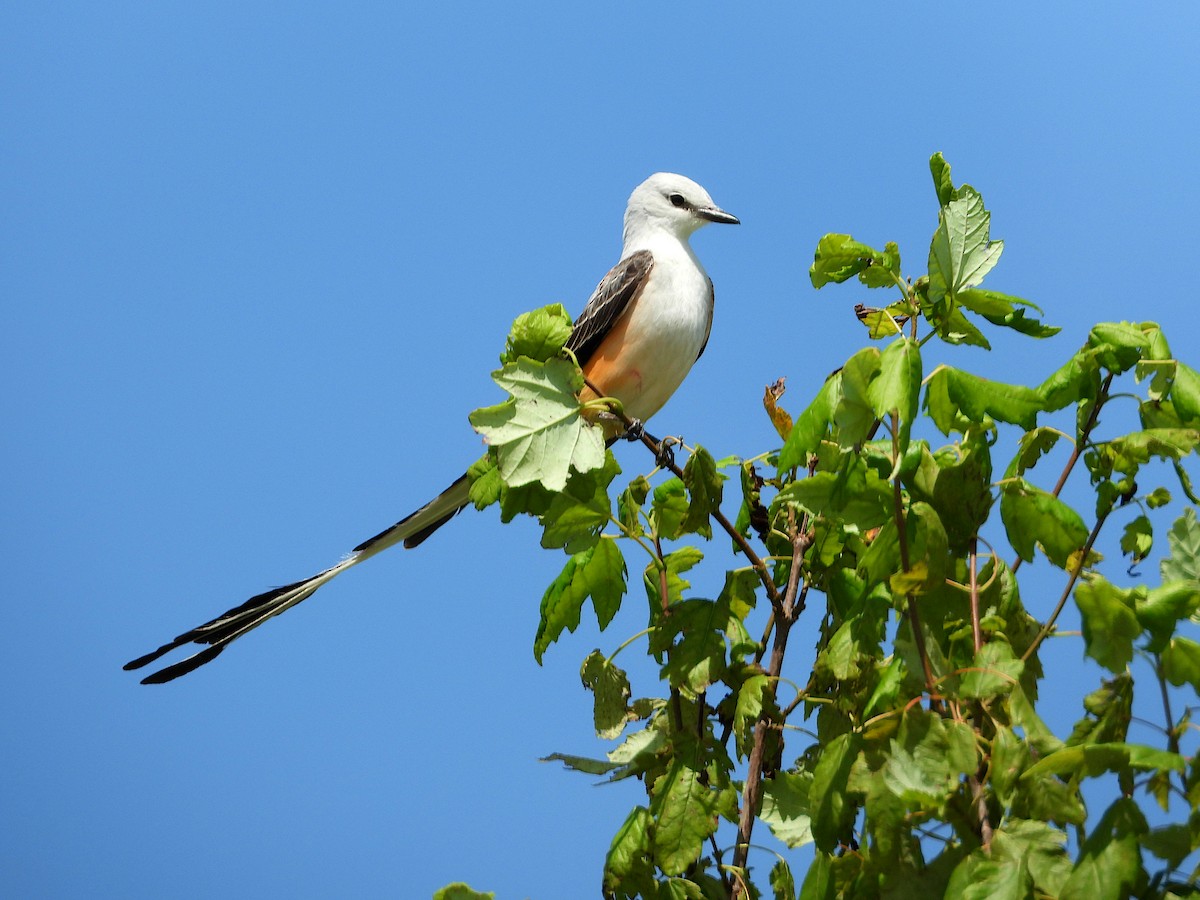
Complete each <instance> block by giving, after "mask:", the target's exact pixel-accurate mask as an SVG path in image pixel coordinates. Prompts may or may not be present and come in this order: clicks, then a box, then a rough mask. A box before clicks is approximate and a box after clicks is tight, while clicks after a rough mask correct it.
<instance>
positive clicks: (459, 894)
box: [433, 881, 496, 900]
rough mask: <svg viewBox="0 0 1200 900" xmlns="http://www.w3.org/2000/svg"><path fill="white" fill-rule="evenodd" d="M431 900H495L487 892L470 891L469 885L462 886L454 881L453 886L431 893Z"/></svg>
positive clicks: (493, 895)
mask: <svg viewBox="0 0 1200 900" xmlns="http://www.w3.org/2000/svg"><path fill="white" fill-rule="evenodd" d="M433 900H496V895H495V894H494V893H492V892H491V891H489V892H488V893H486V894H484V893H482V892H480V891H476V890H472V889H471V887H470V886H469V885H466V884H463V883H462V882H461V881H456V882H455V883H454V884H448V885H446V886H445V887H444V888H442V889H441V890H438V891H434V892H433Z"/></svg>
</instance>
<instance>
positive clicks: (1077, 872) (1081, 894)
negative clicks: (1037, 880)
mask: <svg viewBox="0 0 1200 900" xmlns="http://www.w3.org/2000/svg"><path fill="white" fill-rule="evenodd" d="M1148 830H1149V828H1148V826H1147V825H1146V820H1145V817H1144V816H1143V815H1142V812H1141V810H1139V809H1138V808H1137V804H1136V803H1134V801H1133V800H1131V799H1129V798H1128V797H1122V798H1121V799H1119V800H1117V801H1116V802H1115V803H1114V804H1113V805H1112V806H1110V807H1109V808H1108V810H1107V811H1106V812H1105V813H1104V815H1103V816H1102V817H1101V819H1100V821H1099V823H1097V825H1096V827H1095V828H1094V829H1093V830H1092V831H1091V833H1090V834H1089V835H1088V837H1087V840H1085V841H1084V842H1083V844H1082V845H1081V846H1080V848H1079V851H1080V852H1079V860H1078V862H1077V863H1076V864H1075V869H1074V871H1073V872H1072V873H1071V876H1070V877H1069V878H1068V879H1067V881H1066V883H1065V884H1064V885H1063V887H1062V892H1061V893H1060V894H1059V900H1100V898H1109V897H1112V898H1120V897H1128V896H1130V895H1131V894H1132V892H1133V889H1134V886H1135V885H1136V884H1137V883H1138V881H1140V880H1141V879H1142V878H1144V873H1143V871H1142V860H1141V852H1140V848H1139V837H1140V836H1141V835H1143V834H1145V833H1146V832H1147V831H1148Z"/></svg>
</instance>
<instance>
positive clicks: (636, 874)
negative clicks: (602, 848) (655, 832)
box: [604, 806, 655, 897]
mask: <svg viewBox="0 0 1200 900" xmlns="http://www.w3.org/2000/svg"><path fill="white" fill-rule="evenodd" d="M653 825H654V820H653V818H652V817H651V815H650V810H648V809H646V808H645V807H644V806H636V807H634V808H633V809H632V810H631V811H630V813H629V815H628V816H626V817H625V821H624V822H623V823H622V825H621V827H620V828H619V829H618V830H617V833H616V835H614V836H613V840H612V844H611V845H610V846H609V848H608V854H607V856H605V858H604V890H605V892H606V893H607V894H609V895H610V896H616V895H617V892H618V891H620V895H622V896H628V897H633V896H637V895H640V896H647V897H648V896H654V893H653V892H654V889H655V888H654V885H655V879H654V865H653V863H652V862H651V859H650V830H651V828H653Z"/></svg>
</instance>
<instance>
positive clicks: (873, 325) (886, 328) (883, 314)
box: [856, 305, 902, 341]
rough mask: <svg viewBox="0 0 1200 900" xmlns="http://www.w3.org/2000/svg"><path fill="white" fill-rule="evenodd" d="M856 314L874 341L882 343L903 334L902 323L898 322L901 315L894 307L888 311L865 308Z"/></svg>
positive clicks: (890, 307)
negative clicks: (886, 339) (897, 319)
mask: <svg viewBox="0 0 1200 900" xmlns="http://www.w3.org/2000/svg"><path fill="white" fill-rule="evenodd" d="M856 312H857V316H858V321H860V322H862V323H863V325H864V326H865V327H866V329H867V334H868V335H869V336H870V338H871V340H873V341H880V340H883V339H884V338H889V337H894V336H896V335H898V334H901V333H902V331H901V328H900V323H899V322H897V321H896V318H897V316H898V315H900V314H901V313H900V311H899V310H897V309H896V308H895V306H894V305H893V306H889V307H888V308H887V309H866V308H864V309H859V310H857V311H856Z"/></svg>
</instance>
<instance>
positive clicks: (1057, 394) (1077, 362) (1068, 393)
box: [1037, 347, 1100, 412]
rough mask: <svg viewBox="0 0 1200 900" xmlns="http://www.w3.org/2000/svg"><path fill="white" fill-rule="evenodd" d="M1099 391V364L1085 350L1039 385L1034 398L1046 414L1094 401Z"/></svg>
mask: <svg viewBox="0 0 1200 900" xmlns="http://www.w3.org/2000/svg"><path fill="white" fill-rule="evenodd" d="M1099 391H1100V364H1099V362H1097V360H1096V354H1095V353H1093V352H1092V351H1090V350H1088V349H1087V348H1086V347H1085V348H1084V349H1083V350H1080V351H1079V352H1078V353H1076V354H1075V355H1074V356H1072V357H1071V358H1070V359H1069V360H1067V361H1066V362H1065V363H1064V364H1063V365H1062V367H1061V368H1059V369H1058V370H1057V371H1056V372H1054V373H1053V374H1052V375H1051V376H1050V377H1049V378H1047V379H1046V380H1045V381H1043V382H1042V383H1041V385H1040V386H1039V387H1038V389H1037V394H1038V396H1039V397H1041V398H1042V402H1043V404H1044V405H1045V410H1046V411H1047V412H1053V411H1055V410H1058V409H1062V408H1063V407H1065V406H1070V405H1071V404H1072V403H1078V402H1079V401H1080V400H1095V399H1096V395H1097V394H1098V393H1099Z"/></svg>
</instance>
